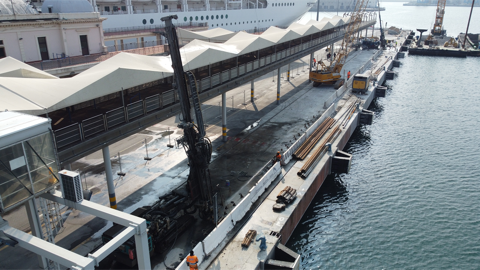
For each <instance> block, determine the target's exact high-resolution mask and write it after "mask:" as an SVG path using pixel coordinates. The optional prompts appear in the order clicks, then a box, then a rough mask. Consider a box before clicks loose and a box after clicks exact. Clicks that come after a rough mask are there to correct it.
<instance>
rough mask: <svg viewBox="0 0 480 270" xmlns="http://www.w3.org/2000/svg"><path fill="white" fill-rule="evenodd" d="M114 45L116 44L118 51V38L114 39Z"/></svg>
mask: <svg viewBox="0 0 480 270" xmlns="http://www.w3.org/2000/svg"><path fill="white" fill-rule="evenodd" d="M113 42H114V46H115V51H116V52H117V51H118V40H116V39H115V40H114V41H113Z"/></svg>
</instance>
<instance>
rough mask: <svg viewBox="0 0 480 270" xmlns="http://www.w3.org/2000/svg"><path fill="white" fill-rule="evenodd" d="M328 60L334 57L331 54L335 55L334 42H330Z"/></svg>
mask: <svg viewBox="0 0 480 270" xmlns="http://www.w3.org/2000/svg"><path fill="white" fill-rule="evenodd" d="M330 51H331V52H330V61H333V59H335V58H334V57H333V56H334V55H335V43H332V45H331V47H330Z"/></svg>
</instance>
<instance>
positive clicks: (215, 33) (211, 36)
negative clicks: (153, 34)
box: [177, 28, 236, 44]
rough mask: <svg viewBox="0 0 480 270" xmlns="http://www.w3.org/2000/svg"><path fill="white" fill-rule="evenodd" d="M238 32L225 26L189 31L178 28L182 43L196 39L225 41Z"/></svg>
mask: <svg viewBox="0 0 480 270" xmlns="http://www.w3.org/2000/svg"><path fill="white" fill-rule="evenodd" d="M235 34H236V33H235V32H232V31H229V30H226V29H223V28H213V29H209V30H205V31H196V32H194V31H189V30H185V29H182V28H177V36H178V39H179V40H180V44H183V43H184V42H189V41H192V40H194V39H198V40H203V41H207V42H216V43H218V42H225V41H227V40H228V39H230V38H231V37H233V36H234V35H235Z"/></svg>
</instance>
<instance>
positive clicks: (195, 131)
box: [161, 15, 214, 220]
mask: <svg viewBox="0 0 480 270" xmlns="http://www.w3.org/2000/svg"><path fill="white" fill-rule="evenodd" d="M177 18H178V17H177V15H172V16H167V17H163V18H161V20H162V21H164V22H165V35H166V37H167V40H168V46H169V48H170V57H171V59H172V68H173V71H174V76H175V84H174V86H173V87H174V89H175V90H176V91H177V93H178V96H179V100H180V107H181V111H182V117H183V119H182V120H181V123H180V124H179V125H178V127H179V128H181V129H183V136H182V137H181V138H180V139H177V143H178V144H179V145H182V146H183V148H184V149H185V152H186V154H187V157H188V164H189V166H190V173H189V175H188V180H187V190H188V193H189V196H190V200H192V201H195V202H196V203H195V204H196V205H197V209H198V210H199V214H200V217H201V218H204V219H209V218H212V220H213V212H214V205H213V190H212V183H211V179H210V171H209V169H208V165H209V164H210V160H211V157H212V143H211V142H210V140H209V139H208V138H207V137H205V134H206V132H205V125H204V123H203V116H202V110H201V107H200V100H199V96H198V92H197V86H196V81H195V77H194V75H193V73H192V72H190V71H187V72H185V71H184V70H183V65H182V59H181V56H180V48H179V45H178V38H177V32H176V30H175V26H174V25H173V24H172V19H177ZM188 90H190V91H188ZM190 97H191V101H192V105H193V111H194V112H195V118H196V121H197V123H196V124H195V123H194V122H193V119H192V117H191V114H190V111H191V109H192V106H190Z"/></svg>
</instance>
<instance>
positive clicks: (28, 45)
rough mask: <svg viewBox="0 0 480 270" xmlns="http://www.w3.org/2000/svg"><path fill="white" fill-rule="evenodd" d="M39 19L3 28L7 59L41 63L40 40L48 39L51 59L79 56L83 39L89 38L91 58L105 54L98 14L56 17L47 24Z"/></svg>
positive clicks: (0, 34) (0, 33)
mask: <svg viewBox="0 0 480 270" xmlns="http://www.w3.org/2000/svg"><path fill="white" fill-rule="evenodd" d="M92 14H93V15H92ZM32 16H33V17H32ZM36 16H38V15H31V16H24V17H22V18H21V19H22V20H15V21H10V22H7V23H2V24H0V40H3V43H4V47H5V52H6V54H7V56H11V57H13V58H15V59H18V60H20V61H23V62H33V61H40V60H41V55H40V49H39V46H38V38H39V37H46V39H47V48H48V53H49V58H50V59H52V58H53V57H56V54H58V57H61V55H62V54H65V55H67V56H70V57H72V56H80V55H82V50H81V46H80V35H87V39H88V45H89V54H98V53H102V52H103V48H104V44H103V40H102V32H101V31H102V28H101V24H102V19H100V17H99V16H98V13H88V14H87V15H81V14H76V13H73V14H68V15H66V14H56V16H57V18H49V19H47V20H39V19H45V18H43V17H41V16H40V17H39V18H37V17H36ZM61 16H65V17H61ZM82 17H83V18H82ZM85 17H87V18H85ZM90 17H92V18H90Z"/></svg>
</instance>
